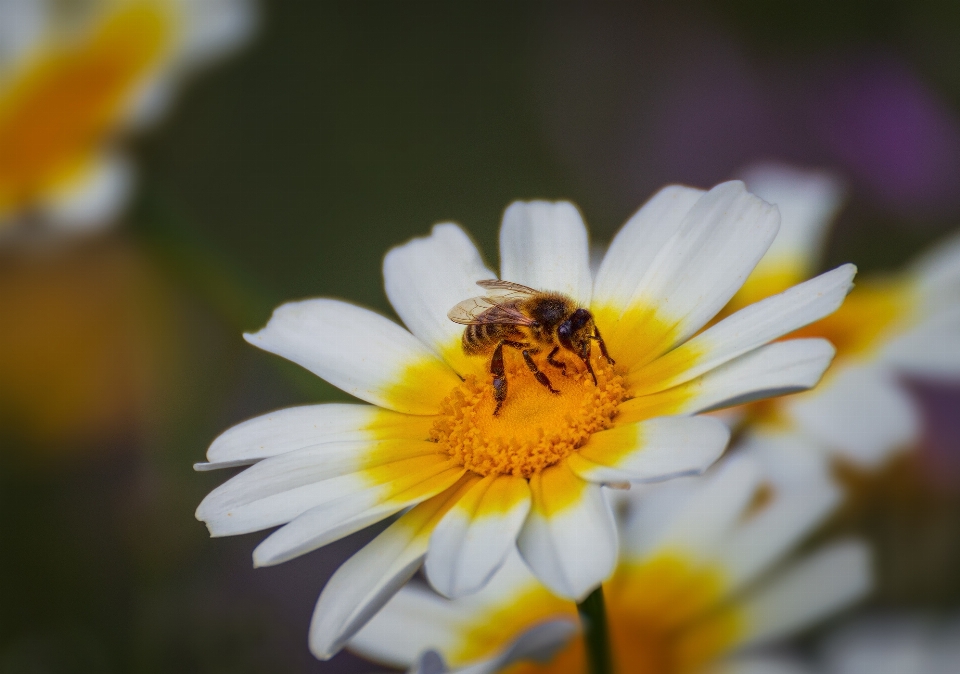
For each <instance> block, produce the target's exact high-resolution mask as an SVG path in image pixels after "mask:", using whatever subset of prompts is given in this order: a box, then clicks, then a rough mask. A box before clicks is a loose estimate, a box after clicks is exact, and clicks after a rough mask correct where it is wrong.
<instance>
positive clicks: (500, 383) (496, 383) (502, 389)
mask: <svg viewBox="0 0 960 674" xmlns="http://www.w3.org/2000/svg"><path fill="white" fill-rule="evenodd" d="M490 374H492V375H493V399H494V400H496V401H497V406H496V407H494V408H493V416H497V414H499V413H500V408H501V407H502V406H503V401H504V400H506V399H507V373H506V370H505V369H504V367H503V342H500V343H499V344H498V345H497V348H496V349H494V351H493V358H491V359H490Z"/></svg>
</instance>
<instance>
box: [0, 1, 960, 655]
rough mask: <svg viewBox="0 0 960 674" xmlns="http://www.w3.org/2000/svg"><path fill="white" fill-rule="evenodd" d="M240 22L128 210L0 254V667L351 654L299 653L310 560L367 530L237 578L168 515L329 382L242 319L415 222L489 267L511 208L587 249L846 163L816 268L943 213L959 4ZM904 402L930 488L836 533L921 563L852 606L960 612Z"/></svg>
mask: <svg viewBox="0 0 960 674" xmlns="http://www.w3.org/2000/svg"><path fill="white" fill-rule="evenodd" d="M262 15H263V16H262V25H261V27H260V30H259V33H258V35H257V36H256V38H255V39H254V41H253V42H252V43H251V45H250V46H249V47H248V48H247V49H246V50H245V51H243V52H242V53H241V54H239V55H237V56H236V57H234V58H232V59H231V60H229V61H227V62H224V63H222V64H220V65H218V66H217V68H216V69H214V70H212V71H210V72H207V73H204V74H203V75H202V76H200V77H197V78H196V79H195V80H194V81H192V82H191V84H190V86H189V87H188V88H187V90H186V91H185V92H184V95H183V96H182V97H181V98H180V100H179V101H178V104H177V105H176V107H175V108H174V110H173V111H172V113H171V114H170V115H169V116H168V117H167V118H166V119H165V120H164V121H163V122H162V124H161V125H160V127H159V128H157V129H154V130H153V131H151V132H150V133H148V134H145V135H144V136H142V137H140V138H139V139H138V140H137V142H136V144H135V148H134V150H135V153H136V157H137V160H138V164H139V167H140V172H141V181H140V184H141V189H140V192H139V194H138V196H137V198H136V199H135V203H134V205H133V207H132V208H131V209H130V211H129V212H128V214H127V216H126V217H125V221H124V222H123V223H122V226H120V227H118V228H117V229H116V231H114V232H113V233H110V234H108V235H105V236H102V237H99V238H97V239H94V240H89V241H84V242H80V243H72V244H71V245H68V246H61V247H58V248H56V249H55V250H46V251H43V252H41V253H31V254H29V255H24V254H22V252H16V251H15V252H11V251H3V252H0V260H2V262H0V310H2V311H3V316H4V317H5V318H4V330H3V332H4V333H5V334H4V335H3V336H0V382H2V383H0V387H2V388H0V408H2V411H0V446H2V452H0V508H2V513H3V516H2V519H0V539H2V546H3V554H2V555H0V673H2V674H7V673H10V674H13V673H16V674H20V673H29V674H33V673H37V674H39V673H48V672H49V673H58V674H59V673H61V672H64V673H73V672H77V673H80V672H83V673H87V672H93V673H99V672H103V673H120V672H144V673H153V672H156V673H167V672H231V673H251V674H253V673H263V674H275V673H285V672H330V673H332V672H348V671H351V672H352V671H357V672H361V671H370V670H371V669H373V667H371V666H370V665H366V664H364V663H362V662H361V661H359V660H358V659H356V658H353V657H352V656H350V655H346V654H344V655H341V656H338V657H337V658H336V659H334V660H333V661H331V662H329V663H320V662H317V661H315V660H314V659H313V658H312V657H311V656H310V654H309V653H308V651H307V647H306V634H307V625H308V622H309V617H310V614H311V611H312V608H313V604H314V602H315V600H316V597H317V595H318V594H319V591H320V589H321V588H322V586H323V584H324V582H325V581H326V578H328V577H329V575H330V574H331V573H332V571H333V570H334V569H335V568H336V567H337V565H338V564H339V563H340V562H341V561H342V560H343V559H345V558H346V557H347V556H348V555H349V554H350V552H351V551H352V550H354V549H355V548H356V547H358V546H359V545H360V544H361V542H362V541H364V540H366V539H368V538H369V537H370V536H371V535H372V533H371V532H362V533H360V534H357V535H355V536H353V537H351V538H349V539H346V540H344V541H341V542H339V543H337V544H335V545H332V546H329V547H327V548H324V549H323V550H321V551H318V552H315V553H312V554H310V555H306V556H305V557H302V558H300V559H297V560H295V561H293V562H289V563H286V564H283V565H281V566H279V567H273V568H267V569H260V570H254V569H252V563H251V559H250V553H251V551H252V549H253V548H254V547H255V545H256V543H257V542H258V541H259V540H260V538H261V536H260V535H250V536H242V537H237V538H228V539H219V540H210V539H209V538H208V536H207V533H206V530H205V528H204V527H203V525H202V524H200V523H198V522H197V521H196V520H195V519H194V516H193V511H194V509H195V507H196V505H197V504H198V503H199V501H200V499H201V498H202V497H203V496H204V495H205V494H206V493H207V492H208V491H209V490H210V489H211V488H213V487H214V486H215V485H217V484H219V483H220V482H222V481H223V479H224V477H225V476H224V474H223V473H219V474H211V473H194V472H193V471H192V468H191V466H192V464H193V463H194V462H196V461H200V460H202V459H203V454H204V451H205V449H206V447H207V445H208V444H209V443H210V441H211V440H212V439H213V438H214V437H215V436H216V435H217V434H218V433H219V432H221V431H222V430H224V429H225V428H227V427H228V426H230V425H232V424H234V423H236V422H238V421H240V420H242V419H244V418H247V417H249V416H252V415H255V414H259V413H262V412H265V411H268V410H270V409H275V408H278V407H282V406H286V405H290V404H295V403H305V402H314V401H326V400H344V399H346V396H345V395H344V394H342V393H340V392H338V391H337V390H335V389H333V388H332V387H330V386H327V385H326V384H324V383H323V382H321V381H319V380H317V379H315V378H313V377H311V376H310V375H308V374H306V373H304V372H302V371H300V370H299V369H298V368H297V367H296V366H293V365H290V364H286V363H284V362H281V361H280V359H278V358H276V357H273V356H270V355H268V354H265V353H260V352H257V351H256V350H255V349H254V348H252V347H250V346H248V345H246V344H245V343H244V342H243V340H242V339H241V332H242V331H243V330H252V329H256V328H258V327H259V326H260V325H262V324H263V323H264V322H265V321H266V319H267V318H268V316H269V312H270V310H271V309H272V308H273V306H275V305H276V304H278V303H280V302H282V301H284V300H288V299H295V298H300V297H305V296H313V295H330V296H336V297H341V298H345V299H349V300H351V301H354V302H357V303H359V304H363V305H367V306H371V307H374V308H376V309H378V310H380V311H382V312H385V313H387V314H389V315H392V314H391V310H390V308H389V306H388V304H387V302H386V298H385V296H384V294H383V289H382V284H381V276H380V264H381V260H382V257H383V255H384V253H385V252H386V251H387V250H388V249H389V248H390V247H391V246H392V245H395V244H397V243H399V242H402V241H404V240H406V239H408V238H410V237H412V236H416V235H422V234H424V233H426V232H427V231H428V229H429V227H430V226H431V225H432V224H434V223H436V222H440V221H446V220H454V221H457V222H459V223H461V224H463V225H464V226H466V227H467V228H468V229H469V230H470V232H471V233H472V234H473V236H474V237H475V238H476V240H477V242H478V243H479V244H480V246H481V248H482V249H483V250H484V251H485V253H486V254H487V257H488V260H489V261H490V262H491V263H492V264H496V236H497V229H498V225H499V218H500V215H501V213H502V211H503V209H504V208H505V207H506V205H507V204H508V203H509V202H510V201H512V200H514V199H518V198H523V199H529V198H549V199H558V198H564V199H570V200H572V201H574V202H576V203H577V204H578V205H579V206H580V208H581V210H582V211H583V213H584V214H585V217H586V219H587V222H588V223H589V225H590V227H591V232H592V235H593V236H594V238H595V239H596V240H598V241H600V242H604V241H607V240H609V238H610V237H611V236H612V234H613V233H614V232H615V231H616V229H617V228H618V227H619V226H620V225H621V224H622V223H623V222H624V221H625V220H626V218H627V217H629V215H630V214H631V213H632V212H633V211H634V210H635V209H636V208H637V207H638V206H639V205H640V204H641V203H642V202H643V200H644V199H645V198H646V197H647V196H649V195H650V194H651V193H652V192H653V190H655V189H656V188H657V187H659V186H660V185H662V184H664V183H666V182H669V181H680V182H687V183H691V184H695V185H698V186H709V185H711V184H713V183H715V182H718V181H720V180H723V179H726V178H728V177H730V176H732V175H734V174H735V172H736V171H737V170H738V169H739V168H741V167H743V166H745V165H747V164H749V163H750V162H752V161H754V160H758V159H777V160H783V161H788V162H792V163H796V164H799V165H803V166H810V167H815V168H826V169H830V170H833V171H835V172H837V173H838V174H839V175H842V176H844V177H845V178H846V179H847V180H848V184H849V202H848V207H847V208H846V209H845V210H844V212H843V214H842V216H841V218H840V220H839V222H838V224H837V226H836V228H835V230H834V232H833V234H832V237H831V242H830V249H829V252H828V255H827V260H826V261H825V264H830V263H835V262H840V261H848V260H852V261H855V262H857V264H858V265H859V266H860V268H861V270H872V269H883V268H889V267H892V266H895V265H898V264H900V263H902V262H904V261H905V260H907V259H908V258H909V256H910V255H912V254H913V253H915V252H917V251H919V250H921V249H922V248H923V247H924V246H925V245H927V244H929V243H930V242H933V241H935V240H936V239H938V238H939V237H941V236H942V235H944V234H945V233H947V232H949V231H953V230H954V229H955V228H956V226H957V225H958V224H960V121H958V111H960V39H958V37H960V5H958V4H957V3H955V2H947V1H945V0H915V1H913V2H905V1H898V0H885V1H884V2H826V1H821V0H816V1H813V2H781V3H766V2H759V1H758V0H740V1H737V2H725V3H712V2H711V3H708V2H689V3H670V4H667V3H627V2H621V3H560V2H540V3H532V2H489V1H487V2H457V3H447V2H370V1H362V2H357V1H340V2H331V1H328V0H322V1H316V2H310V1H308V0H299V1H297V0H275V1H273V2H269V3H267V2H264V3H262ZM916 389H917V392H918V395H919V396H921V397H922V399H923V401H924V403H925V409H926V410H927V419H928V421H929V427H930V430H929V431H928V444H929V445H930V446H931V447H934V448H935V449H936V452H937V453H936V457H937V463H936V471H935V472H936V473H937V476H938V481H937V482H936V485H935V488H934V487H930V486H929V485H928V483H927V482H924V479H925V478H923V471H922V467H921V468H920V469H917V468H915V467H912V468H904V467H902V466H901V467H898V468H897V471H899V472H897V474H909V476H908V477H907V478H905V479H906V484H907V486H906V487H903V486H901V487H900V488H899V491H897V493H898V494H900V496H901V497H902V498H901V500H900V501H890V500H882V502H883V503H885V504H889V503H894V504H897V505H896V507H894V506H890V505H887V506H885V507H888V508H892V509H894V510H895V512H896V514H897V516H898V518H899V519H898V520H897V523H896V526H895V527H892V528H891V527H890V526H886V525H883V526H880V525H875V524H869V523H870V522H874V520H872V519H870V518H871V517H874V518H875V516H874V515H869V514H868V515H863V514H862V513H859V512H852V513H847V514H846V515H845V516H846V517H847V519H846V520H844V521H843V522H841V523H840V524H838V525H837V526H839V527H841V528H842V527H844V526H846V527H848V528H850V527H863V526H867V527H868V528H869V526H874V527H876V526H880V530H879V532H873V533H874V534H875V536H874V537H875V538H876V539H877V540H882V541H885V543H883V544H884V545H886V546H887V548H889V549H891V550H894V551H898V550H899V551H901V557H903V556H904V554H903V553H904V551H910V550H917V549H923V550H925V551H929V554H924V555H919V557H922V558H923V564H925V565H926V566H924V565H923V564H921V565H920V566H919V567H918V566H916V565H913V566H911V564H910V563H909V559H908V560H907V562H904V561H903V560H902V559H900V557H897V560H898V561H896V562H895V563H891V564H892V566H891V567H890V568H886V567H885V572H886V571H889V573H888V574H887V575H885V576H883V578H884V583H882V584H881V590H880V592H879V594H878V597H879V598H878V599H877V600H876V601H878V602H879V603H881V604H882V605H889V606H921V607H923V606H934V607H942V606H954V607H956V606H958V605H960V588H958V587H957V581H956V580H955V579H954V578H953V574H952V573H951V572H952V570H953V569H954V568H955V566H951V565H952V564H953V563H954V562H957V560H960V551H958V549H957V547H958V545H960V544H958V543H957V541H960V536H958V532H960V526H958V524H957V523H958V520H960V517H958V506H957V503H958V499H957V498H956V486H957V484H960V480H958V479H957V478H958V475H960V455H958V453H960V448H958V443H957V439H956V438H957V435H958V429H960V426H958V422H957V419H956V417H957V416H958V415H957V409H958V405H960V396H958V394H957V392H956V391H953V390H949V389H945V388H936V387H931V386H929V385H927V386H920V385H917V387H916ZM917 471H919V472H917ZM918 476H919V477H918ZM867 500H868V501H869V499H867ZM868 510H869V509H868ZM883 521H886V520H883ZM864 522H867V523H868V524H867V525H864ZM871 531H872V530H871ZM911 537H913V538H911ZM918 546H926V547H918ZM885 549H886V548H885ZM892 554H894V555H895V552H894V553H892ZM913 556H914V557H918V555H913ZM906 557H908V558H909V557H911V555H909V554H906ZM891 559H893V557H891ZM903 564H906V567H904V566H903ZM891 569H892V570H891Z"/></svg>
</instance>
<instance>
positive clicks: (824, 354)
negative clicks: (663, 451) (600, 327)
mask: <svg viewBox="0 0 960 674" xmlns="http://www.w3.org/2000/svg"><path fill="white" fill-rule="evenodd" d="M835 353H836V350H835V349H834V348H833V345H832V344H830V342H828V341H827V340H825V339H791V340H787V341H783V342H775V343H773V344H767V345H766V346H762V347H760V348H759V349H754V350H753V351H751V352H750V353H747V354H744V355H742V356H740V357H739V358H736V359H734V360H732V361H730V362H729V363H725V364H724V365H721V366H720V367H718V368H717V369H715V370H711V371H710V372H707V373H706V374H704V375H701V376H699V377H697V378H696V379H693V380H691V381H689V382H687V383H685V384H681V385H680V386H676V387H674V388H672V389H667V390H666V391H661V392H659V393H654V394H651V395H647V396H639V397H637V398H634V399H632V400H628V401H627V402H625V403H623V404H622V405H620V415H621V416H620V419H619V421H620V422H621V423H628V422H630V421H639V420H642V419H649V418H651V417H656V416H664V415H671V414H697V413H699V412H706V411H709V410H715V409H721V408H724V407H731V406H733V405H740V404H743V403H747V402H751V401H754V400H761V399H763V398H770V397H773V396H779V395H785V394H787V393H795V392H797V391H803V390H805V389H808V388H810V387H812V386H815V385H816V383H817V382H818V381H820V377H821V376H823V373H824V371H825V370H826V369H827V367H828V366H829V365H830V361H831V360H832V359H833V356H834V354H835Z"/></svg>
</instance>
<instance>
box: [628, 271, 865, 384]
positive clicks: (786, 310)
mask: <svg viewBox="0 0 960 674" xmlns="http://www.w3.org/2000/svg"><path fill="white" fill-rule="evenodd" d="M856 273H857V268H856V267H855V266H853V265H852V264H845V265H843V266H841V267H837V268H836V269H834V270H833V271H829V272H826V273H825V274H821V275H820V276H817V277H816V278H813V279H811V280H809V281H806V282H805V283H801V284H799V285H796V286H794V287H792V288H790V289H789V290H786V291H784V292H782V293H780V294H779V295H774V296H772V297H768V298H766V299H764V300H761V301H760V302H757V303H755V304H752V305H750V306H748V307H746V308H745V309H741V310H740V311H738V312H737V313H735V314H733V315H732V316H728V317H727V318H725V319H724V320H722V321H720V322H719V323H717V324H716V325H714V326H712V327H710V328H708V329H707V330H704V331H703V332H702V333H700V334H699V335H697V336H696V337H694V338H693V339H691V340H689V341H687V342H685V343H684V344H681V345H680V346H678V347H677V348H676V349H674V350H673V351H671V352H670V353H668V354H665V355H664V356H662V357H660V358H658V359H657V360H655V361H653V362H652V363H650V364H649V365H647V366H646V367H642V368H640V369H639V370H637V371H636V372H634V373H632V375H631V379H632V380H634V381H636V382H638V385H637V386H634V387H633V391H634V394H635V395H644V394H647V393H654V392H656V391H662V390H664V389H667V388H670V387H671V386H676V385H677V384H682V383H684V382H686V381H690V380H691V379H693V378H694V377H698V376H700V375H701V374H703V373H705V372H709V371H710V370H713V369H714V368H716V367H719V366H720V365H722V364H724V363H726V362H728V361H730V360H733V359H734V358H736V357H738V356H742V355H743V354H745V353H747V352H749V351H752V350H753V349H756V348H757V347H760V346H762V345H764V344H767V343H768V342H772V341H773V340H775V339H778V338H779V337H782V336H783V335H786V334H789V333H791V332H793V331H794V330H798V329H799V328H802V327H803V326H805V325H809V324H810V323H813V322H815V321H818V320H820V319H821V318H823V317H824V316H827V315H829V314H832V313H833V312H834V311H836V310H837V309H838V308H839V307H840V305H841V304H842V303H843V300H844V298H845V297H846V296H847V293H848V292H850V290H851V289H852V288H853V277H854V275H855V274H856ZM639 338H640V339H642V336H640V337H639Z"/></svg>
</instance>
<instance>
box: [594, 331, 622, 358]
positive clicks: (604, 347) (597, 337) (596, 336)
mask: <svg viewBox="0 0 960 674" xmlns="http://www.w3.org/2000/svg"><path fill="white" fill-rule="evenodd" d="M590 339H595V340H597V343H598V344H599V345H600V353H602V354H603V357H604V358H606V359H607V362H608V363H610V364H611V365H615V364H616V361H615V360H614V359H613V358H611V357H610V354H609V353H607V345H606V344H605V343H604V341H603V337H601V336H600V329H599V328H598V327H597V326H593V336H592V337H591V338H590Z"/></svg>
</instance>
